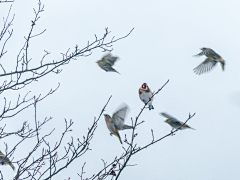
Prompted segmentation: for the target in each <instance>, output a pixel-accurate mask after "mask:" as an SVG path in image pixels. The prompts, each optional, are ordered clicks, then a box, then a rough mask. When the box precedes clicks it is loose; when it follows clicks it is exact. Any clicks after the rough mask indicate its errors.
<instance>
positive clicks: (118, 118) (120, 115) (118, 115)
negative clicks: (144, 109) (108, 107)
mask: <svg viewBox="0 0 240 180" xmlns="http://www.w3.org/2000/svg"><path fill="white" fill-rule="evenodd" d="M128 111H129V107H128V106H127V105H126V104H125V105H124V107H122V108H120V109H119V110H118V111H117V112H115V113H114V114H113V116H112V119H113V121H114V125H115V127H116V128H117V129H118V130H123V129H124V122H125V117H126V115H127V112H128Z"/></svg>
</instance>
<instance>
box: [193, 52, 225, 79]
mask: <svg viewBox="0 0 240 180" xmlns="http://www.w3.org/2000/svg"><path fill="white" fill-rule="evenodd" d="M201 50H202V52H200V53H199V54H197V55H195V57H199V56H203V55H205V56H206V57H207V58H206V59H205V60H204V61H203V62H202V63H201V64H200V65H198V66H197V67H196V68H194V69H193V71H194V72H195V73H196V74H198V75H200V74H202V73H205V72H208V71H210V70H211V69H212V68H213V67H215V66H216V64H217V62H219V63H220V64H221V66H222V70H223V71H224V67H225V61H224V60H223V59H222V57H221V56H220V55H219V54H217V53H216V52H215V51H213V50H212V49H210V48H202V49H201Z"/></svg>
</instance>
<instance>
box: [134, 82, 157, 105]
mask: <svg viewBox="0 0 240 180" xmlns="http://www.w3.org/2000/svg"><path fill="white" fill-rule="evenodd" d="M138 93H139V97H140V99H141V100H142V102H144V104H146V103H147V104H148V105H149V107H148V108H149V110H151V109H154V107H153V105H152V102H153V97H152V95H153V93H152V91H151V89H150V88H149V87H148V85H147V83H143V84H142V86H141V87H140V88H139V90H138ZM151 97H152V98H151ZM150 98H151V100H150ZM149 100H150V101H149ZM148 101H149V102H148Z"/></svg>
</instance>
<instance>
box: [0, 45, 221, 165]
mask: <svg viewBox="0 0 240 180" xmlns="http://www.w3.org/2000/svg"><path fill="white" fill-rule="evenodd" d="M201 50H202V52H200V53H199V54H197V55H195V56H197V57H199V56H203V55H205V56H206V57H207V58H206V59H205V60H204V61H203V62H202V63H201V64H200V65H199V66H197V67H196V68H195V69H194V72H195V73H196V74H198V75H200V74H202V73H205V72H208V71H210V70H211V69H212V68H213V67H215V66H216V64H217V63H218V62H219V63H220V64H221V66H222V70H224V67H225V61H224V60H223V59H222V57H221V56H220V55H219V54H217V53H216V52H215V51H213V50H212V49H210V48H202V49H201ZM117 59H118V57H114V56H112V55H111V54H110V53H109V54H107V55H106V56H104V57H103V58H102V59H101V60H99V61H97V62H96V63H97V64H98V65H99V66H100V67H101V68H102V69H103V70H105V71H106V72H116V73H119V72H117V71H116V70H115V69H114V68H113V67H112V66H113V65H114V64H115V62H116V61H117ZM152 95H153V93H152V91H151V89H150V88H149V87H148V85H147V84H146V83H143V84H142V86H141V87H140V88H139V97H140V99H141V101H143V103H144V104H147V105H148V108H149V110H151V109H154V107H153V105H152V102H153V99H154V98H153V97H152ZM151 97H152V98H151ZM128 111H129V107H128V106H127V105H126V104H125V105H124V106H123V107H121V108H120V109H119V110H117V111H116V112H115V113H114V114H113V115H112V117H111V116H109V115H108V114H104V118H105V121H106V125H107V128H108V129H109V131H110V132H111V134H113V135H115V136H117V137H118V139H119V141H120V143H121V144H122V140H121V137H120V134H119V131H120V130H124V129H132V128H133V127H132V126H129V125H126V124H125V123H124V122H125V119H126V114H127V112H128ZM160 114H161V115H162V116H164V117H165V118H167V120H165V122H166V123H168V124H169V125H170V126H171V127H172V128H173V129H179V128H180V129H181V130H182V129H193V128H191V127H190V126H188V125H187V124H184V123H183V122H181V121H179V120H177V119H176V118H174V117H172V116H170V115H168V114H167V113H160ZM0 165H9V166H11V167H12V169H13V170H14V169H15V167H14V166H13V164H12V162H11V161H10V160H9V158H8V157H6V155H4V154H3V153H2V152H1V151H0Z"/></svg>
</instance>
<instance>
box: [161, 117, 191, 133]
mask: <svg viewBox="0 0 240 180" xmlns="http://www.w3.org/2000/svg"><path fill="white" fill-rule="evenodd" d="M161 114H162V115H163V116H164V117H166V118H167V120H166V121H165V122H166V123H168V124H169V125H170V126H172V128H173V129H174V128H175V129H178V128H180V127H181V126H182V125H183V124H184V123H183V122H181V121H179V120H177V119H176V118H174V117H172V116H170V115H168V114H166V113H161ZM183 129H193V128H191V127H190V126H188V125H187V124H184V125H183V126H182V127H181V128H180V130H183ZM193 130H195V129H193Z"/></svg>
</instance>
